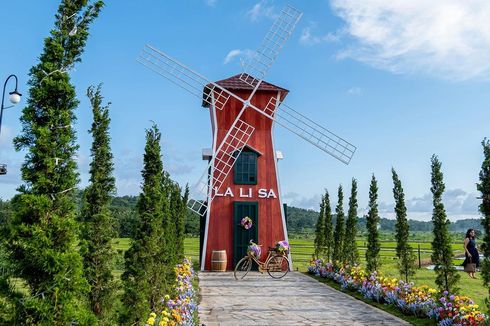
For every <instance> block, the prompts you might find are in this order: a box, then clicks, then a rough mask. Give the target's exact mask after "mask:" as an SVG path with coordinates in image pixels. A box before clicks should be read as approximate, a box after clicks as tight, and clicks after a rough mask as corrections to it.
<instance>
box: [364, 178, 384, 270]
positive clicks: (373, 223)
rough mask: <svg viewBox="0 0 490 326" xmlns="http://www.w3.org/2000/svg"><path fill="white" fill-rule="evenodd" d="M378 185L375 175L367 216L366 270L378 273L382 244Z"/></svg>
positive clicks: (372, 179) (370, 187)
mask: <svg viewBox="0 0 490 326" xmlns="http://www.w3.org/2000/svg"><path fill="white" fill-rule="evenodd" d="M377 200H378V183H377V181H376V178H375V177H374V174H373V176H372V178H371V185H370V186H369V211H368V215H367V216H366V229H367V234H368V238H367V250H366V269H367V270H368V271H369V272H374V271H377V270H378V268H379V267H380V265H381V262H380V260H379V251H380V249H381V244H380V242H379V234H378V223H379V214H378V203H377Z"/></svg>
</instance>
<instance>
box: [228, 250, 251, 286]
mask: <svg viewBox="0 0 490 326" xmlns="http://www.w3.org/2000/svg"><path fill="white" fill-rule="evenodd" d="M251 268H252V259H251V258H250V257H248V256H247V257H243V258H242V259H240V261H239V262H238V264H236V266H235V271H234V272H233V275H234V276H235V279H237V280H238V281H240V280H242V279H243V278H244V277H245V276H247V274H248V272H250V269H251Z"/></svg>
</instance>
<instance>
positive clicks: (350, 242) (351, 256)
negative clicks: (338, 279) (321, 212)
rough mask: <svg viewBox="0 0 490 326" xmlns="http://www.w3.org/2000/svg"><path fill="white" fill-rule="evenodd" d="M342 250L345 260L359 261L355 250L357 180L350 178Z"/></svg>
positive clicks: (351, 262)
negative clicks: (350, 183) (350, 185)
mask: <svg viewBox="0 0 490 326" xmlns="http://www.w3.org/2000/svg"><path fill="white" fill-rule="evenodd" d="M345 230H346V233H345V241H344V252H345V257H346V261H347V262H348V263H349V264H351V265H353V264H358V263H359V253H358V251H357V243H356V236H357V181H356V179H354V178H352V187H351V193H350V198H349V211H348V213H347V221H346V223H345Z"/></svg>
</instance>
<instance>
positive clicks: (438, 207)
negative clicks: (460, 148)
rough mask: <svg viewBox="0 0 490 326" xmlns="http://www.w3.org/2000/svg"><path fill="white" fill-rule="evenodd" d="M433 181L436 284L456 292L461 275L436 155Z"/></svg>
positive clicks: (441, 288) (433, 242) (433, 166)
mask: <svg viewBox="0 0 490 326" xmlns="http://www.w3.org/2000/svg"><path fill="white" fill-rule="evenodd" d="M431 169H432V173H431V183H432V186H431V188H430V191H431V192H432V203H433V205H434V208H433V211H432V223H433V224H434V229H433V231H432V232H433V233H434V239H433V240H432V255H431V259H432V263H433V264H434V265H435V267H434V271H435V273H436V275H437V276H436V280H435V282H436V285H437V287H438V288H439V290H441V291H443V290H447V291H450V292H454V291H456V290H457V287H456V286H457V282H458V280H459V275H458V273H457V271H456V269H455V268H454V266H453V252H452V249H451V235H450V234H449V230H448V229H449V220H448V219H447V217H446V211H445V209H444V204H443V203H442V194H443V193H444V188H445V185H444V181H443V174H442V171H441V161H439V159H438V158H437V156H436V155H432V157H431Z"/></svg>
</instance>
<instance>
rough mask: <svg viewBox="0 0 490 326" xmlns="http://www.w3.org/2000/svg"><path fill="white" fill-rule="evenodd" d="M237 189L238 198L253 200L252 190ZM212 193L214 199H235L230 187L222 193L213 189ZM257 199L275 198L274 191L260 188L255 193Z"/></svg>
mask: <svg viewBox="0 0 490 326" xmlns="http://www.w3.org/2000/svg"><path fill="white" fill-rule="evenodd" d="M238 189H239V197H240V198H254V197H255V194H254V193H253V191H252V188H238ZM214 193H215V196H216V197H235V194H234V193H233V190H231V187H227V188H226V190H225V192H224V193H221V192H219V191H218V189H217V188H214ZM257 197H259V198H277V195H276V193H275V192H274V189H265V188H260V189H259V190H258V191H257Z"/></svg>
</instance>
